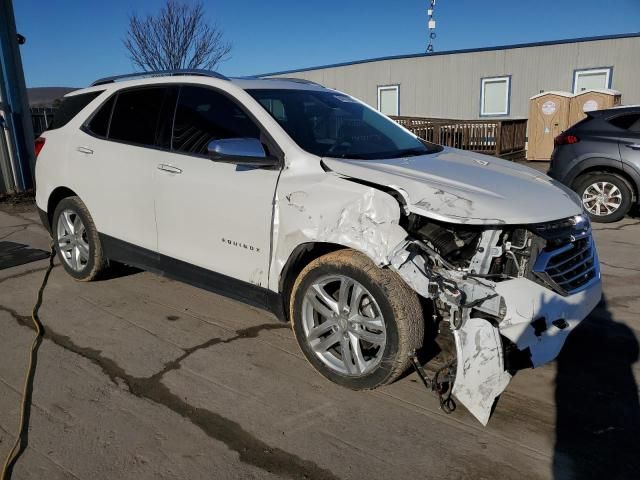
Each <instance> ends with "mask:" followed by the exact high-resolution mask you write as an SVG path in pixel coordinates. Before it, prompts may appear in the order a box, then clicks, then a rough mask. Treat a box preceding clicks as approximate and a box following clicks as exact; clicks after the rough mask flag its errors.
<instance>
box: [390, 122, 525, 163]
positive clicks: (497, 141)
mask: <svg viewBox="0 0 640 480" xmlns="http://www.w3.org/2000/svg"><path fill="white" fill-rule="evenodd" d="M391 118H392V119H393V120H395V121H396V122H398V123H399V124H400V125H402V126H403V127H405V128H406V129H408V130H410V131H412V132H413V133H414V134H416V135H417V136H419V137H420V138H423V139H425V140H427V141H429V142H433V143H437V144H439V145H446V146H448V147H454V148H460V149H462V150H471V151H473V152H480V153H485V154H487V155H495V156H496V157H502V158H508V159H511V160H516V159H521V158H524V156H525V142H526V137H527V120H526V119H518V120H450V119H446V118H422V117H391Z"/></svg>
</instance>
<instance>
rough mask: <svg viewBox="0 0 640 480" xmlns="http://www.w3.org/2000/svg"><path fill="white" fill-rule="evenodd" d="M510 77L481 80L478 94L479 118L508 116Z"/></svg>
mask: <svg viewBox="0 0 640 480" xmlns="http://www.w3.org/2000/svg"><path fill="white" fill-rule="evenodd" d="M510 101H511V76H506V77H491V78H483V79H482V85H481V93H480V116H482V117H489V116H497V115H509V106H510V105H509V103H510Z"/></svg>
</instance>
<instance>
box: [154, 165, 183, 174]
mask: <svg viewBox="0 0 640 480" xmlns="http://www.w3.org/2000/svg"><path fill="white" fill-rule="evenodd" d="M158 170H162V171H163V172H169V173H182V169H181V168H178V167H174V166H173V165H166V164H164V163H161V164H160V165H158Z"/></svg>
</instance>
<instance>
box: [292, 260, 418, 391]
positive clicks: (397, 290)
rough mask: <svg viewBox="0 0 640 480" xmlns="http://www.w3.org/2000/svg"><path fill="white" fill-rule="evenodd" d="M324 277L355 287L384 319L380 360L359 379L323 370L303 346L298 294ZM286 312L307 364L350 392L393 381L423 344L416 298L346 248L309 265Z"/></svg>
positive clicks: (391, 273)
mask: <svg viewBox="0 0 640 480" xmlns="http://www.w3.org/2000/svg"><path fill="white" fill-rule="evenodd" d="M327 275H341V276H345V277H348V278H350V279H353V280H355V281H356V282H358V283H360V284H361V285H362V286H363V287H364V288H365V289H366V290H368V291H369V292H370V294H371V296H372V297H373V298H374V300H375V301H376V302H377V304H378V307H379V310H380V313H381V314H382V316H383V318H384V322H385V327H386V328H385V332H386V344H385V347H384V352H383V354H382V357H381V361H380V362H379V363H378V365H377V366H376V367H375V368H374V369H373V370H371V371H370V372H368V373H365V374H363V375H360V376H352V375H344V374H341V373H339V372H336V371H335V370H333V369H331V368H329V367H328V366H327V365H325V363H324V362H323V361H322V360H321V359H320V358H319V357H318V356H317V355H316V354H315V353H314V351H313V350H312V348H311V346H310V345H309V344H308V342H307V339H306V334H305V330H304V326H303V319H302V315H303V313H302V309H303V300H304V296H305V293H306V292H307V289H309V288H310V287H311V285H312V284H313V283H314V281H316V280H318V279H320V278H321V277H326V276H327ZM289 309H290V311H289V313H290V317H289V318H291V320H292V328H293V331H294V333H295V336H296V339H297V341H298V345H299V346H300V349H301V350H302V352H303V353H304V355H305V357H306V358H307V360H308V361H309V363H311V365H313V367H314V368H315V369H316V370H317V371H318V372H320V373H321V374H322V375H324V376H325V377H326V378H328V379H329V380H331V381H332V382H334V383H337V384H339V385H342V386H344V387H347V388H350V389H352V390H367V389H373V388H376V387H379V386H381V385H385V384H388V383H391V382H393V381H394V380H396V379H397V378H398V377H399V376H400V375H402V374H403V373H404V372H405V371H406V370H407V368H408V367H409V364H410V360H409V354H410V353H412V352H413V351H415V350H418V349H419V348H420V347H421V346H422V343H423V340H424V328H425V327H424V325H425V324H424V317H423V312H422V306H421V304H420V300H419V299H418V296H417V294H416V293H415V292H414V291H413V290H411V288H409V286H408V285H407V284H406V283H405V282H404V281H403V280H402V279H401V278H400V276H399V275H398V274H397V273H396V272H394V271H392V270H389V269H386V268H379V267H377V266H376V265H375V264H374V263H373V262H372V261H371V260H370V259H369V258H368V257H367V256H365V255H363V254H362V253H359V252H356V251H354V250H350V249H345V250H339V251H337V252H333V253H329V254H327V255H324V256H322V257H320V258H317V259H316V260H314V261H312V262H311V263H309V265H307V266H306V267H305V268H304V269H303V270H302V272H301V273H300V275H299V276H298V278H297V279H296V281H295V283H294V285H293V289H292V293H291V298H290V302H289ZM380 348H381V347H380Z"/></svg>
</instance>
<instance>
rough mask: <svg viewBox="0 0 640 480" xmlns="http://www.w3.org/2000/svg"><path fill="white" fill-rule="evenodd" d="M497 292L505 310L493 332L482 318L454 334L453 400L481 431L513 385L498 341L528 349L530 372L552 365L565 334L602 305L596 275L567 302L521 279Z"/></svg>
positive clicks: (473, 319) (504, 285) (559, 296)
mask: <svg viewBox="0 0 640 480" xmlns="http://www.w3.org/2000/svg"><path fill="white" fill-rule="evenodd" d="M596 261H597V260H596ZM495 292H496V293H497V294H498V295H499V296H500V297H502V299H503V301H504V305H505V306H506V314H505V316H504V319H503V320H502V321H501V322H500V323H499V324H498V326H497V327H495V326H493V325H492V324H491V323H490V322H489V321H487V320H485V319H482V318H469V319H467V320H466V321H465V322H464V323H463V324H462V326H461V327H460V328H459V329H457V330H455V331H454V333H453V335H454V337H455V341H456V350H457V355H458V366H457V372H456V380H455V384H454V387H453V394H454V395H455V396H456V398H458V400H459V401H460V402H461V403H462V404H464V405H465V407H467V409H468V410H469V411H470V412H471V413H472V414H473V415H474V416H475V417H476V418H477V419H478V420H479V421H480V422H481V423H482V424H483V425H486V424H487V422H488V421H489V417H490V415H491V409H492V407H493V404H494V402H495V399H496V398H497V397H498V396H499V395H500V394H501V393H502V392H503V391H504V389H505V388H506V387H507V385H508V384H509V381H510V380H511V375H510V374H509V373H508V372H507V371H505V369H504V358H503V346H502V340H501V336H504V337H506V338H508V339H509V340H511V341H512V342H513V343H514V344H515V345H516V346H517V347H518V349H520V350H523V351H526V350H527V349H528V351H529V352H530V355H531V363H532V364H533V366H534V367H537V366H540V365H543V364H545V363H548V362H550V361H552V360H554V359H555V358H556V357H557V356H558V354H559V353H560V350H561V349H562V346H563V345H564V342H565V340H566V339H567V336H568V335H569V333H571V331H572V330H573V329H574V328H575V327H576V326H578V324H579V323H580V322H581V321H582V320H583V319H584V318H585V317H586V316H587V315H589V313H591V311H592V310H593V309H594V308H595V307H596V305H597V304H598V302H600V299H601V297H602V284H601V280H600V273H599V272H597V275H596V276H595V278H594V279H593V280H592V281H591V282H590V283H589V284H588V285H586V286H585V287H584V288H583V289H582V290H580V291H579V292H576V293H573V294H572V295H568V296H562V295H559V294H557V293H555V292H553V291H551V290H549V289H547V288H545V287H543V286H541V285H539V284H537V283H535V282H532V281H531V280H528V279H525V278H517V279H513V280H507V281H504V282H501V283H499V284H497V285H496V287H495Z"/></svg>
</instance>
